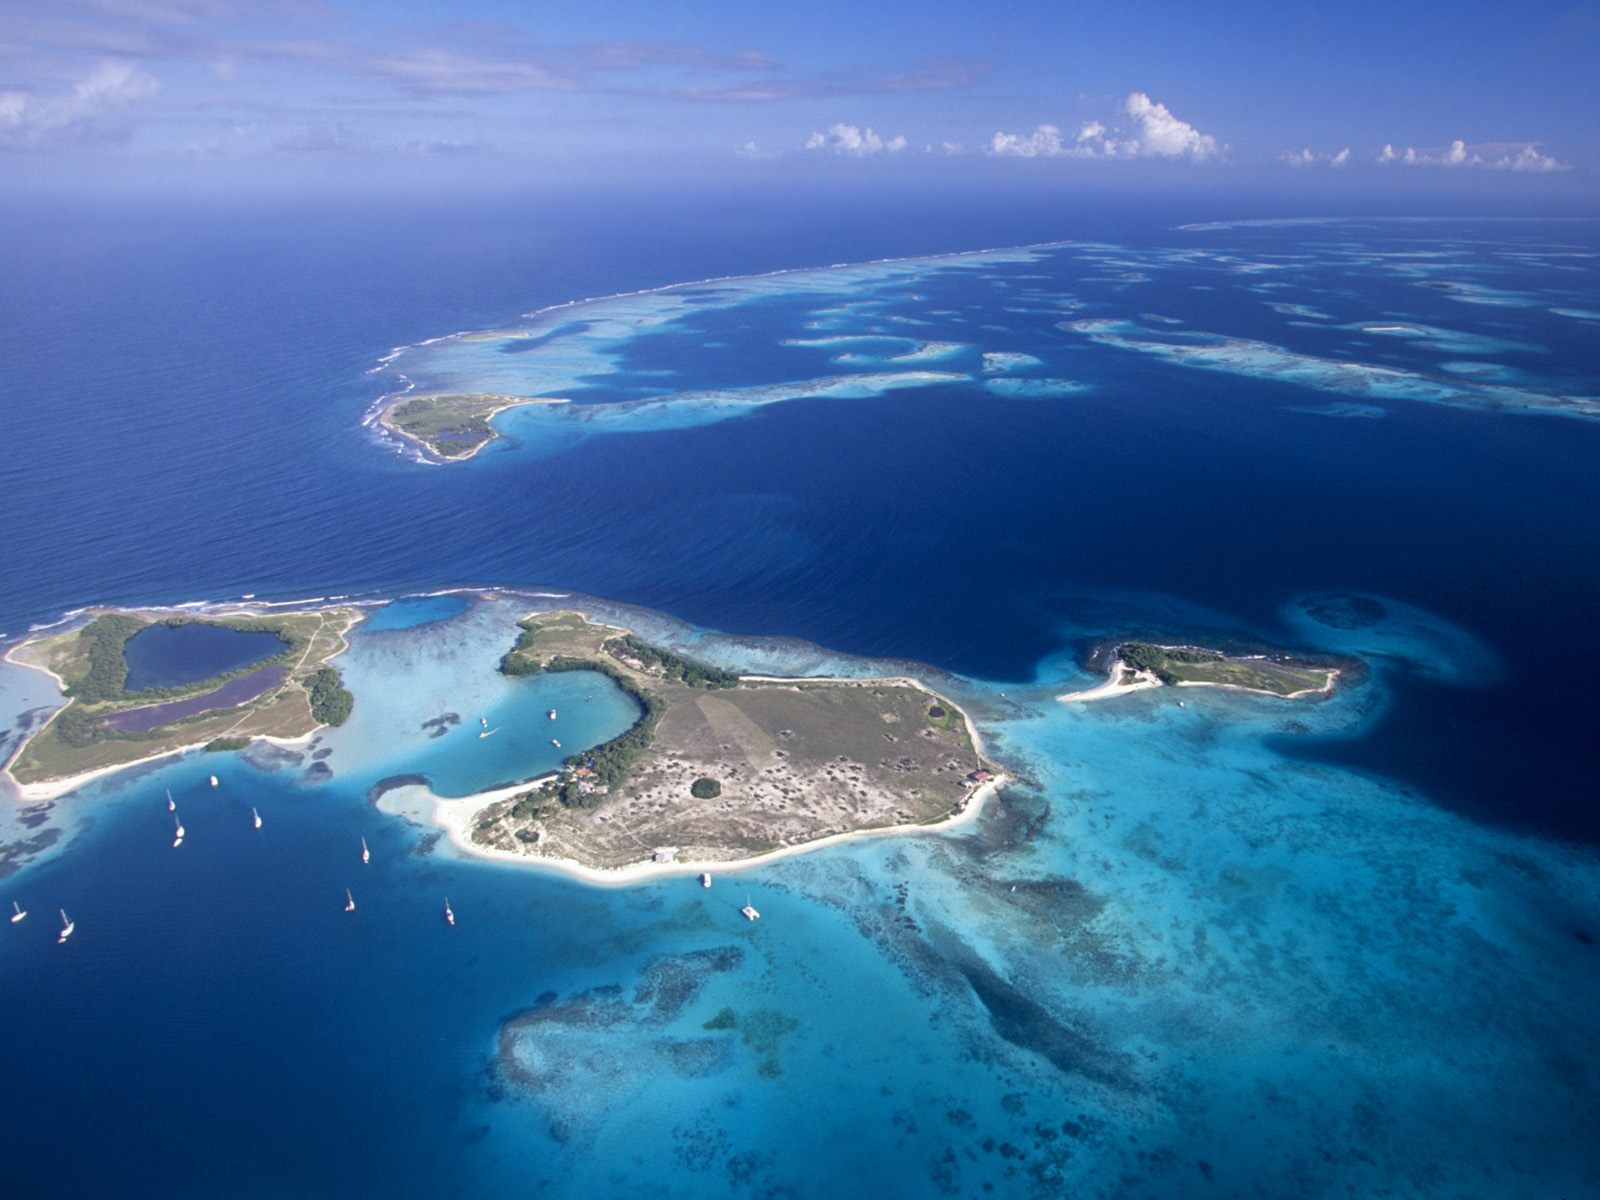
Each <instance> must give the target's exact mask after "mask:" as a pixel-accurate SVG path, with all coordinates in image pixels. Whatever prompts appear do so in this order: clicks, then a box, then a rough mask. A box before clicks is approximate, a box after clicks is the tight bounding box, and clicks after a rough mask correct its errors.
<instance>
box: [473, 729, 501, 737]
mask: <svg viewBox="0 0 1600 1200" xmlns="http://www.w3.org/2000/svg"><path fill="white" fill-rule="evenodd" d="M499 732H500V730H499V729H484V730H481V731H480V732H479V734H478V736H479V737H481V738H486V737H488V736H489V735H490V734H491V733H499Z"/></svg>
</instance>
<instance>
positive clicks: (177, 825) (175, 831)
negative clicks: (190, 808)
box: [172, 817, 183, 850]
mask: <svg viewBox="0 0 1600 1200" xmlns="http://www.w3.org/2000/svg"><path fill="white" fill-rule="evenodd" d="M181 845H183V822H182V821H180V820H178V818H177V817H173V818H172V848H173V849H174V850H176V849H177V848H178V847H179V846H181Z"/></svg>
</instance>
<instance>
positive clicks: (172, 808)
mask: <svg viewBox="0 0 1600 1200" xmlns="http://www.w3.org/2000/svg"><path fill="white" fill-rule="evenodd" d="M167 811H168V812H177V811H178V802H177V801H176V800H174V799H173V798H172V789H171V788H168V789H167Z"/></svg>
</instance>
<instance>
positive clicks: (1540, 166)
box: [1377, 138, 1568, 171]
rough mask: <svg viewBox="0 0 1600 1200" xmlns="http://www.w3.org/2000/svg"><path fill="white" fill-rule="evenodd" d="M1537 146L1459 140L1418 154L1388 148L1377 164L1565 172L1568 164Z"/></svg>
mask: <svg viewBox="0 0 1600 1200" xmlns="http://www.w3.org/2000/svg"><path fill="white" fill-rule="evenodd" d="M1536 147H1537V143H1535V142H1485V143H1482V144H1480V145H1476V146H1469V145H1467V143H1466V142H1465V141H1463V140H1462V139H1461V138H1457V139H1456V140H1455V141H1453V142H1451V143H1450V144H1449V145H1448V146H1446V147H1444V149H1442V150H1418V149H1417V148H1416V147H1415V146H1407V147H1406V148H1405V149H1404V150H1396V149H1395V148H1394V146H1393V145H1385V146H1384V148H1383V149H1382V150H1380V151H1379V152H1378V158H1377V161H1378V162H1379V163H1380V164H1382V165H1384V166H1388V165H1389V164H1391V163H1399V164H1400V165H1401V166H1404V167H1445V168H1447V169H1454V168H1457V167H1482V168H1485V169H1487V170H1491V171H1565V170H1567V169H1568V167H1567V164H1566V163H1564V162H1560V161H1559V160H1557V159H1555V158H1552V157H1551V156H1550V155H1548V154H1542V153H1540V151H1539V150H1538V149H1537V148H1536Z"/></svg>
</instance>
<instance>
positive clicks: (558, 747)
mask: <svg viewBox="0 0 1600 1200" xmlns="http://www.w3.org/2000/svg"><path fill="white" fill-rule="evenodd" d="M550 744H551V745H552V746H554V747H555V748H556V749H557V750H559V749H561V743H560V742H558V741H557V740H556V739H555V738H551V739H550Z"/></svg>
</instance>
